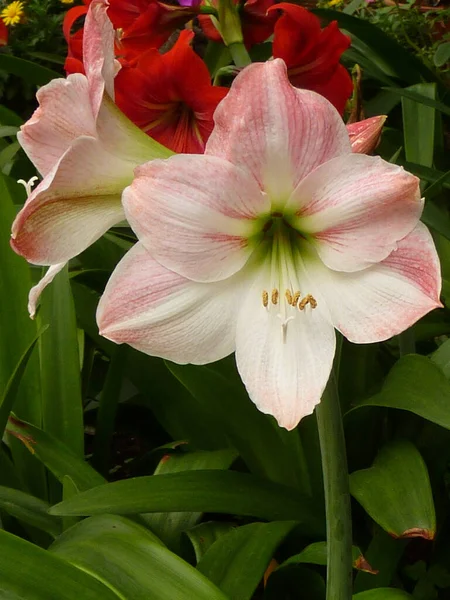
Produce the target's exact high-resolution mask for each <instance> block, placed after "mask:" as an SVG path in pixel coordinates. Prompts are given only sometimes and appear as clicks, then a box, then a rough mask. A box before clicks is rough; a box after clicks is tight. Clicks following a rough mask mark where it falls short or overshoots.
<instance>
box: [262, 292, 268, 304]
mask: <svg viewBox="0 0 450 600" xmlns="http://www.w3.org/2000/svg"><path fill="white" fill-rule="evenodd" d="M262 303H263V306H264V308H267V307H268V306H269V294H268V293H267V290H263V291H262Z"/></svg>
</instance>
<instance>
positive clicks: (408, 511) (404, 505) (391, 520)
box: [350, 440, 436, 540]
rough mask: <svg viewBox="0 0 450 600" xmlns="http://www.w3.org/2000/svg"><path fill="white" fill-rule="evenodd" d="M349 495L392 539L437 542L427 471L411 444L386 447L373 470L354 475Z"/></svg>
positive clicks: (398, 442) (396, 443)
mask: <svg viewBox="0 0 450 600" xmlns="http://www.w3.org/2000/svg"><path fill="white" fill-rule="evenodd" d="M350 493H351V494H352V496H353V497H354V498H356V500H358V502H359V503H360V504H361V505H362V506H363V507H364V509H365V510H366V512H367V513H368V514H369V515H370V516H371V517H372V519H373V520H374V521H376V522H377V523H378V524H379V525H380V526H381V527H383V529H384V530H385V531H387V532H388V533H389V534H390V535H392V536H394V537H397V538H411V537H423V538H425V539H428V540H432V539H433V538H434V536H435V533H436V515H435V512H434V504H433V496H432V493H431V485H430V480H429V477H428V471H427V467H426V465H425V462H424V461H423V458H422V457H421V455H420V453H419V451H418V450H417V449H416V447H415V446H414V445H413V444H411V443H410V442H407V441H403V440H402V441H395V442H391V443H390V444H387V445H386V446H384V447H383V448H382V449H381V451H380V453H379V454H378V456H377V458H376V459H375V462H374V464H373V466H372V467H371V468H370V469H364V470H362V471H356V472H354V473H352V474H351V475H350Z"/></svg>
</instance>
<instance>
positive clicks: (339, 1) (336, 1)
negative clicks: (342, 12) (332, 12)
mask: <svg viewBox="0 0 450 600" xmlns="http://www.w3.org/2000/svg"><path fill="white" fill-rule="evenodd" d="M343 1H344V0H330V1H329V2H327V7H328V8H331V7H332V6H336V5H337V4H342V2H343Z"/></svg>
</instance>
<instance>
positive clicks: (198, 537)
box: [185, 521, 235, 562]
mask: <svg viewBox="0 0 450 600" xmlns="http://www.w3.org/2000/svg"><path fill="white" fill-rule="evenodd" d="M234 528H235V525H234V524H233V523H230V522H229V521H207V522H206V523H199V524H198V525H196V526H195V527H192V529H189V531H186V532H185V533H186V535H187V537H188V538H189V540H190V542H191V544H192V546H193V548H194V552H195V560H196V562H198V561H199V560H200V559H201V557H202V556H203V555H204V554H205V552H206V551H207V550H208V549H209V548H210V547H211V546H212V545H213V544H214V542H215V541H217V540H218V539H219V538H220V537H222V536H223V535H225V534H226V533H228V532H229V531H231V530H232V529H234Z"/></svg>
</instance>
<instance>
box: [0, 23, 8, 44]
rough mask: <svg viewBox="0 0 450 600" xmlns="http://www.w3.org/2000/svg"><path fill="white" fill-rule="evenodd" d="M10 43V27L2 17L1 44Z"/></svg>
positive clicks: (0, 25) (0, 27)
mask: <svg viewBox="0 0 450 600" xmlns="http://www.w3.org/2000/svg"><path fill="white" fill-rule="evenodd" d="M7 43H8V28H7V27H6V25H5V24H4V23H3V21H2V20H1V19H0V46H6V45H7Z"/></svg>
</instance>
